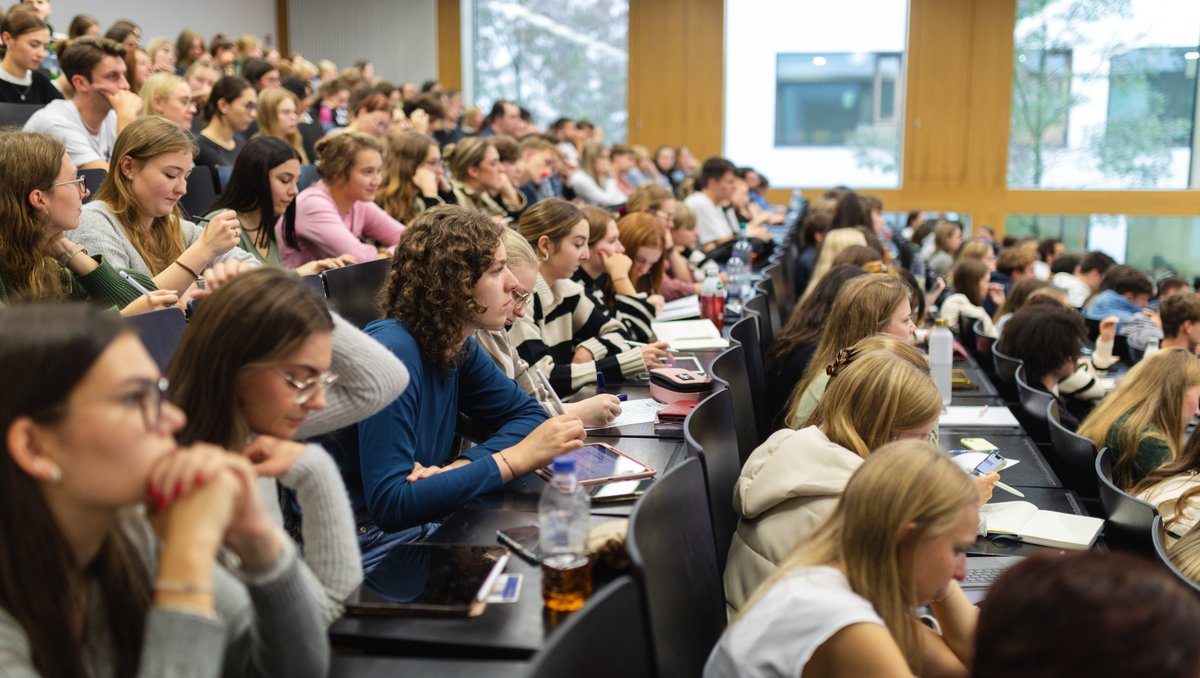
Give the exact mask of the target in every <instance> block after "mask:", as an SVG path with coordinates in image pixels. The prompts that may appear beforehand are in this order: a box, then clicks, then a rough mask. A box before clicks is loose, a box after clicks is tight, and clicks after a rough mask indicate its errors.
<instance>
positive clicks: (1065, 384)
mask: <svg viewBox="0 0 1200 678" xmlns="http://www.w3.org/2000/svg"><path fill="white" fill-rule="evenodd" d="M1116 331H1117V319H1116V318H1106V319H1105V320H1104V322H1102V323H1101V324H1100V337H1099V339H1097V341H1096V351H1095V353H1093V354H1092V357H1091V359H1090V360H1080V357H1079V350H1080V348H1081V347H1082V346H1083V343H1084V342H1085V341H1087V327H1085V326H1084V324H1083V318H1082V317H1080V315H1079V313H1078V312H1077V311H1075V310H1074V309H1070V308H1065V307H1063V306H1049V305H1041V304H1038V305H1036V306H1027V307H1025V308H1023V309H1021V310H1019V311H1017V312H1016V313H1014V314H1013V315H1012V320H1010V321H1008V322H1007V323H1005V329H1004V334H1002V335H1000V341H998V342H996V349H997V350H998V351H1000V352H1001V353H1003V354H1004V355H1007V356H1011V357H1013V358H1017V359H1018V360H1021V361H1022V362H1023V363H1024V378H1025V383H1026V384H1028V385H1029V386H1031V387H1033V388H1035V389H1038V390H1040V391H1044V392H1046V393H1049V394H1050V395H1052V396H1054V397H1055V398H1056V399H1057V400H1058V404H1059V415H1060V417H1061V418H1062V423H1063V425H1064V426H1066V427H1067V428H1068V429H1071V430H1072V431H1074V430H1076V429H1077V428H1079V422H1080V421H1081V420H1083V418H1084V417H1086V416H1087V415H1088V413H1089V412H1091V411H1092V406H1093V404H1094V403H1095V402H1096V401H1098V400H1100V399H1101V398H1103V397H1104V395H1105V393H1107V391H1106V390H1105V388H1104V385H1103V384H1102V383H1101V381H1100V379H1101V377H1102V376H1103V370H1102V369H1101V368H1100V367H1099V366H1100V365H1104V366H1105V368H1107V367H1108V366H1109V365H1111V364H1112V363H1113V362H1114V361H1113V360H1112V357H1111V356H1112V345H1113V337H1114V336H1115V335H1116Z"/></svg>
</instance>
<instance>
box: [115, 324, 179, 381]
mask: <svg viewBox="0 0 1200 678" xmlns="http://www.w3.org/2000/svg"><path fill="white" fill-rule="evenodd" d="M126 321H127V322H129V324H130V325H132V326H133V330H134V331H135V332H137V335H138V337H139V338H141V340H142V343H143V344H145V346H146V350H147V351H148V352H149V353H150V357H151V358H154V362H156V363H158V369H160V370H162V371H163V372H166V371H167V364H168V363H170V362H171V356H173V355H175V348H176V347H177V346H179V340H180V339H182V338H183V331H184V330H185V329H187V318H185V317H184V316H183V311H180V310H179V309H177V308H160V309H157V310H154V311H150V312H148V313H138V314H136V315H131V316H129V317H128V318H126Z"/></svg>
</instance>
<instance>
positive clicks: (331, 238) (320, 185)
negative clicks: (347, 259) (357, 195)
mask: <svg viewBox="0 0 1200 678" xmlns="http://www.w3.org/2000/svg"><path fill="white" fill-rule="evenodd" d="M276 228H277V230H276V236H277V237H278V238H279V260H280V262H281V263H282V264H283V265H284V266H287V267H288V268H296V267H297V266H300V265H301V264H305V263H308V262H310V261H314V260H316V259H323V258H326V257H336V256H339V255H342V254H353V255H354V256H355V257H357V258H358V260H359V262H365V261H371V260H372V259H375V258H377V257H378V256H379V252H378V250H377V249H376V248H375V246H374V245H372V244H370V243H365V242H363V241H362V239H363V238H366V239H368V240H374V241H376V242H379V243H382V244H383V245H384V246H386V247H388V248H389V249H390V248H392V247H395V245H396V243H398V242H400V234H401V233H403V232H404V225H403V224H401V223H400V222H399V221H396V220H395V219H393V218H392V217H391V216H389V215H388V213H387V212H384V211H383V210H382V209H381V208H380V207H379V206H378V205H376V204H375V203H373V202H365V201H359V202H356V203H354V207H352V208H350V211H349V212H348V213H346V214H341V213H339V212H338V208H337V203H335V202H334V201H333V196H332V195H330V194H329V189H328V188H327V187H326V186H325V182H323V181H322V182H317V183H315V184H313V185H312V186H309V187H308V188H306V189H304V190H303V191H301V192H300V195H298V196H296V238H297V240H299V241H300V249H293V248H291V247H288V245H287V243H286V242H285V241H284V237H283V220H282V219H281V220H280V221H279V225H278V226H277V227H276Z"/></svg>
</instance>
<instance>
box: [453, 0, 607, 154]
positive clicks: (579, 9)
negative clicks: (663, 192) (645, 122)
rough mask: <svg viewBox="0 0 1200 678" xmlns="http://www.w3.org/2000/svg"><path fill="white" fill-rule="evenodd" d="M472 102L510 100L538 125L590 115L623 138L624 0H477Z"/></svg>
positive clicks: (472, 17) (487, 104)
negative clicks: (530, 113) (530, 114)
mask: <svg viewBox="0 0 1200 678" xmlns="http://www.w3.org/2000/svg"><path fill="white" fill-rule="evenodd" d="M472 5H473V7H472V10H473V11H472V13H471V15H470V19H469V20H470V21H471V25H470V29H471V30H470V48H469V54H470V59H469V61H470V68H471V77H470V78H469V79H468V81H469V82H470V83H471V88H472V89H471V91H470V92H468V94H469V95H470V96H471V100H472V101H474V102H476V103H477V105H479V106H481V107H483V108H484V110H485V112H486V110H487V109H488V108H490V107H491V104H492V102H494V101H495V100H497V99H508V100H510V101H515V102H517V103H519V104H520V105H522V106H524V107H525V108H527V109H529V110H530V112H532V113H533V116H534V119H535V121H536V122H537V123H538V124H539V125H540V126H542V127H545V126H547V125H549V124H550V123H551V122H553V121H554V119H555V118H558V117H560V116H566V117H570V118H587V119H588V120H590V121H592V122H593V123H594V124H596V125H598V126H599V127H601V128H603V130H604V137H605V140H606V141H608V142H614V141H624V140H625V123H626V118H627V114H626V108H625V102H626V96H625V93H626V89H627V80H628V72H629V69H628V62H629V54H628V44H629V2H628V0H474V2H473V3H472Z"/></svg>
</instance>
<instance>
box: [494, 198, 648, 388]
mask: <svg viewBox="0 0 1200 678" xmlns="http://www.w3.org/2000/svg"><path fill="white" fill-rule="evenodd" d="M517 230H518V231H519V232H520V233H521V235H523V236H525V239H526V240H528V241H529V244H530V246H531V247H533V250H534V252H536V253H537V258H538V261H539V262H540V263H539V264H538V277H537V283H536V284H535V285H534V288H533V300H532V302H531V304H532V311H533V312H532V313H530V314H526V316H525V317H524V318H518V319H517V320H516V322H514V323H513V326H512V329H510V330H509V331H508V338H509V340H510V341H511V342H512V343H513V345H514V346H516V347H517V351H518V352H519V353H520V354H521V357H522V358H524V359H525V361H526V362H527V363H529V364H530V365H533V366H534V367H537V368H538V369H540V370H541V371H542V372H544V373H545V374H546V375H547V376H549V377H550V383H551V384H553V385H554V390H555V391H557V392H558V393H560V394H570V393H574V392H576V391H578V390H579V389H580V388H582V387H584V386H586V385H588V384H593V383H595V382H596V373H597V372H603V373H605V376H606V377H608V378H610V379H621V378H623V377H632V376H634V375H637V374H641V373H642V372H645V371H646V370H647V369H648V368H649V367H651V366H655V365H658V364H660V360H665V359H669V356H670V354H669V353H667V345H666V343H665V342H657V343H654V344H651V345H649V346H642V347H640V348H638V347H631V346H630V345H629V344H628V343H626V342H627V340H626V338H625V336H624V334H622V329H623V328H622V326H621V323H620V321H618V320H617V319H616V318H611V317H609V316H608V315H607V314H605V313H604V311H603V310H602V309H601V308H599V307H597V306H596V304H595V303H593V302H592V300H591V298H590V297H588V296H587V294H586V293H585V292H584V287H583V285H580V284H579V283H577V282H575V281H573V280H571V276H572V275H574V274H575V271H576V270H578V269H579V266H580V265H581V264H582V263H583V262H585V261H587V259H588V256H589V253H588V235H589V233H590V231H589V227H588V222H587V219H586V218H584V214H583V212H582V211H581V210H580V209H579V208H578V207H575V206H574V205H572V204H571V203H569V202H567V201H565V200H563V199H561V198H547V199H546V200H541V201H539V202H538V203H537V204H535V205H533V206H532V207H530V208H529V209H527V210H525V213H524V214H522V215H521V221H520V222H519V224H518V226H517Z"/></svg>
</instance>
